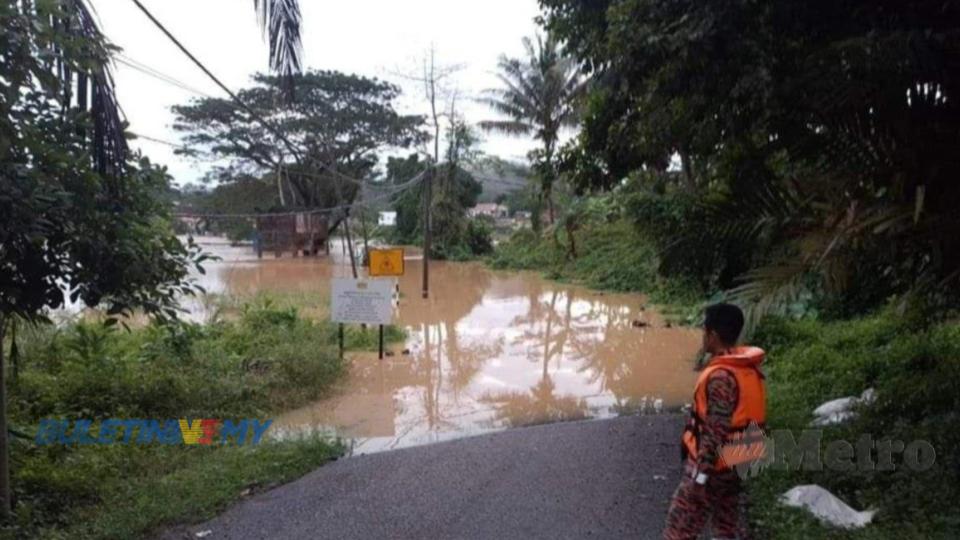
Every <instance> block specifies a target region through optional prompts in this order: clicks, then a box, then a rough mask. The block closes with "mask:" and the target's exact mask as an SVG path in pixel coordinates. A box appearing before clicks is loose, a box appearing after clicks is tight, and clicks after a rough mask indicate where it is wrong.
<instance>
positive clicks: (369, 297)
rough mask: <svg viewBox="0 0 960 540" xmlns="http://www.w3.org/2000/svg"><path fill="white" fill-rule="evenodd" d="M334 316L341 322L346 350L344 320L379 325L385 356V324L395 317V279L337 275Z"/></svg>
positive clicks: (333, 287)
mask: <svg viewBox="0 0 960 540" xmlns="http://www.w3.org/2000/svg"><path fill="white" fill-rule="evenodd" d="M332 289H333V290H332V294H331V295H330V298H331V302H330V304H331V306H330V308H331V309H330V312H331V317H330V318H331V320H333V321H334V322H337V323H340V349H341V351H343V324H344V323H353V324H370V325H374V324H375V325H377V326H378V327H379V328H380V335H379V341H380V358H381V359H382V358H383V356H384V344H383V342H384V336H383V327H384V325H387V324H390V323H391V322H392V320H393V294H394V293H393V291H394V283H393V280H390V279H350V278H335V279H334V280H333V283H332Z"/></svg>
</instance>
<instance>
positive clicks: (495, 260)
mask: <svg viewBox="0 0 960 540" xmlns="http://www.w3.org/2000/svg"><path fill="white" fill-rule="evenodd" d="M575 234H576V238H577V240H576V242H577V246H578V251H579V256H578V257H577V258H575V259H572V260H571V259H570V258H569V255H568V250H567V248H566V247H564V246H563V245H562V243H561V242H562V241H561V240H560V239H554V238H549V237H542V236H540V235H538V234H536V233H534V232H533V231H531V230H529V229H525V230H521V231H518V232H516V233H514V235H513V236H512V237H511V238H510V240H509V241H507V242H504V243H502V244H500V245H498V246H497V249H496V250H495V251H494V253H493V255H492V256H491V257H490V258H489V264H490V265H491V266H492V267H494V268H497V269H507V268H509V269H515V270H537V271H540V272H543V273H544V274H545V275H546V276H547V277H549V278H552V279H560V280H564V281H571V282H575V283H581V284H583V285H586V286H588V287H592V288H594V289H600V290H609V291H619V292H641V293H645V294H647V295H648V296H649V297H650V299H651V300H653V301H654V302H657V303H660V304H676V305H678V306H679V307H678V306H674V305H667V306H664V307H666V308H667V310H668V311H675V312H676V314H677V315H679V317H678V318H680V319H684V320H687V319H691V317H694V316H695V315H694V312H696V311H698V306H699V303H700V302H701V300H702V298H703V293H702V291H701V290H700V289H699V288H698V287H697V286H696V285H695V284H693V283H692V282H691V281H690V280H687V279H683V278H664V277H662V276H660V274H659V273H658V271H657V266H658V262H659V259H658V257H657V254H656V250H655V248H654V245H653V243H652V241H651V240H650V239H649V237H648V236H647V235H645V234H643V233H642V232H641V231H640V230H639V229H637V228H636V227H634V226H633V225H631V224H629V223H627V222H625V221H623V220H616V221H613V222H606V221H599V222H591V223H589V224H587V225H586V226H584V227H582V228H581V229H580V230H579V231H577V232H576V233H575ZM563 241H564V242H565V241H567V240H563Z"/></svg>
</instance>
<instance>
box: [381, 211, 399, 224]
mask: <svg viewBox="0 0 960 540" xmlns="http://www.w3.org/2000/svg"><path fill="white" fill-rule="evenodd" d="M377 225H380V226H381V227H394V226H396V225H397V213H396V212H380V219H379V220H378V221H377Z"/></svg>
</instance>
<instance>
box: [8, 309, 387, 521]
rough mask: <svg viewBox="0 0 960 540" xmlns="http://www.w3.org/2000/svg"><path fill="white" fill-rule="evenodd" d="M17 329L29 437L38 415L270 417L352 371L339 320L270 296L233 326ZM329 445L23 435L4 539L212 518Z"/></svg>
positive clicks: (356, 335) (369, 335)
mask: <svg viewBox="0 0 960 540" xmlns="http://www.w3.org/2000/svg"><path fill="white" fill-rule="evenodd" d="M401 337H402V335H401V334H398V331H397V330H396V329H395V328H392V327H391V328H390V330H389V331H388V333H387V338H388V339H389V340H391V341H393V340H397V339H399V338H401ZM23 338H24V339H22V340H21V341H22V343H21V350H22V354H23V359H22V361H21V370H20V371H21V372H20V376H19V379H18V380H17V382H16V384H15V386H14V387H13V388H12V392H11V394H12V395H11V400H10V411H11V420H12V424H13V425H14V426H15V428H16V429H17V430H18V431H20V432H24V433H27V434H32V433H33V431H35V429H36V426H37V423H38V421H39V420H40V419H42V418H71V419H76V418H86V419H92V420H94V421H100V420H103V419H106V418H155V419H171V418H172V419H179V418H187V417H193V418H221V419H239V418H261V419H266V418H270V417H271V415H272V414H274V413H277V412H280V411H282V410H286V409H289V408H293V407H296V406H299V405H301V404H303V403H306V402H308V401H310V400H314V399H317V398H318V397H320V396H322V395H323V394H324V393H325V392H327V391H328V389H329V388H330V385H331V384H332V383H333V382H334V381H335V380H337V378H338V377H339V376H340V375H342V374H343V373H344V369H345V364H344V362H343V361H342V360H340V358H339V356H338V354H337V348H336V342H337V334H336V326H335V325H333V324H331V323H323V324H321V323H318V322H313V321H311V320H308V319H305V318H302V317H301V316H299V315H298V312H297V310H296V309H295V308H281V307H277V305H276V304H274V303H273V302H271V301H262V300H259V301H256V302H254V303H253V304H245V305H244V306H243V307H242V308H241V310H240V312H239V313H238V315H237V318H236V320H234V321H232V322H224V321H220V322H215V323H212V324H208V325H203V326H201V325H195V324H189V323H182V324H178V325H156V324H151V325H149V326H147V327H145V328H141V329H135V330H133V331H130V332H123V331H115V330H111V329H108V328H105V327H103V326H102V325H101V324H98V323H83V322H81V323H76V324H73V325H70V326H67V327H63V328H53V327H49V326H42V327H37V328H35V329H33V331H32V332H29V333H28V334H27V335H25V336H23ZM346 345H347V347H348V348H350V349H358V348H363V349H367V350H373V349H374V348H375V347H376V335H375V332H370V331H367V332H364V331H362V330H361V329H359V328H353V327H351V328H349V329H348V334H347V339H346ZM335 454H336V448H335V447H334V446H332V445H331V443H330V442H329V441H323V440H306V441H301V442H297V443H292V444H286V443H285V444H273V443H270V444H264V445H262V446H257V447H255V448H237V447H229V446H217V447H214V448H194V447H186V446H184V445H174V446H166V445H137V444H131V445H127V444H117V445H113V446H76V445H66V446H65V445H52V446H36V445H35V444H34V443H33V441H32V440H30V439H23V440H17V441H16V442H15V444H14V448H13V462H14V464H15V471H16V473H15V474H14V492H15V494H16V501H17V504H16V506H15V519H14V523H13V525H12V528H8V529H6V530H3V529H0V536H2V534H6V535H8V536H10V537H23V536H26V535H34V534H37V535H41V536H44V537H48V536H49V535H54V534H55V533H57V534H63V536H64V537H65V538H66V537H69V538H76V537H78V536H79V537H88V536H89V537H97V538H99V537H109V538H130V537H132V536H137V535H141V534H143V533H145V532H147V531H148V530H149V529H151V528H153V527H156V526H158V525H161V524H164V523H170V522H172V521H182V520H190V519H197V518H200V517H203V516H208V515H210V514H211V513H212V512H214V511H216V510H218V509H222V508H223V507H224V505H225V504H226V503H228V502H229V501H231V500H233V499H236V498H237V497H238V496H239V495H240V492H241V491H243V490H244V489H246V488H257V487H258V486H260V485H262V484H264V483H269V482H278V481H283V480H287V479H291V478H293V477H295V476H296V475H298V474H302V473H303V472H305V471H307V470H309V468H311V467H315V466H317V465H319V464H320V463H322V462H324V461H326V460H327V459H329V458H331V457H333V456H334V455H335ZM121 501H125V502H123V503H121ZM131 501H132V502H133V504H136V505H137V507H138V508H140V510H139V511H133V510H131V509H130V507H129V503H130V502H131ZM40 531H43V532H42V533H41V532H40ZM58 531H59V533H58ZM68 531H69V532H68Z"/></svg>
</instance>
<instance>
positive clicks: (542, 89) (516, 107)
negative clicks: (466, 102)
mask: <svg viewBox="0 0 960 540" xmlns="http://www.w3.org/2000/svg"><path fill="white" fill-rule="evenodd" d="M523 46H524V48H525V49H526V53H527V54H526V58H525V59H522V60H521V59H519V58H509V57H507V56H501V57H500V61H499V62H498V68H499V74H498V78H499V79H500V82H501V83H502V84H503V87H502V88H495V89H490V90H487V91H486V92H485V97H483V98H482V99H481V101H482V102H483V103H485V104H487V105H489V106H490V107H491V108H492V109H493V110H495V111H497V112H498V113H500V114H502V115H503V116H505V117H506V119H500V120H487V121H484V122H480V127H481V128H483V129H485V130H487V131H497V132H501V133H506V134H509V135H530V134H532V135H533V136H534V137H535V138H536V139H537V140H539V141H540V142H541V143H542V145H543V146H542V147H541V148H539V149H537V150H536V151H534V152H532V153H531V159H532V160H533V161H534V165H535V167H536V169H537V171H538V173H539V176H540V198H541V200H545V201H546V203H547V207H548V209H549V219H550V224H551V225H552V224H553V222H554V208H553V183H554V180H555V179H556V177H557V172H556V165H555V163H554V157H555V155H556V150H557V140H558V138H559V135H560V129H561V128H563V127H564V126H572V125H575V124H576V121H577V108H576V98H577V96H579V95H580V93H581V91H582V88H583V84H582V82H581V78H580V76H579V73H578V70H577V65H576V62H575V61H574V60H573V58H572V57H570V56H567V55H566V54H564V51H563V50H562V48H561V46H560V44H559V43H558V42H557V40H556V39H555V38H554V37H553V36H551V35H549V34H548V35H547V37H546V39H544V38H543V37H542V36H541V35H539V34H537V35H536V36H535V38H534V39H531V38H529V37H527V38H524V39H523Z"/></svg>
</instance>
